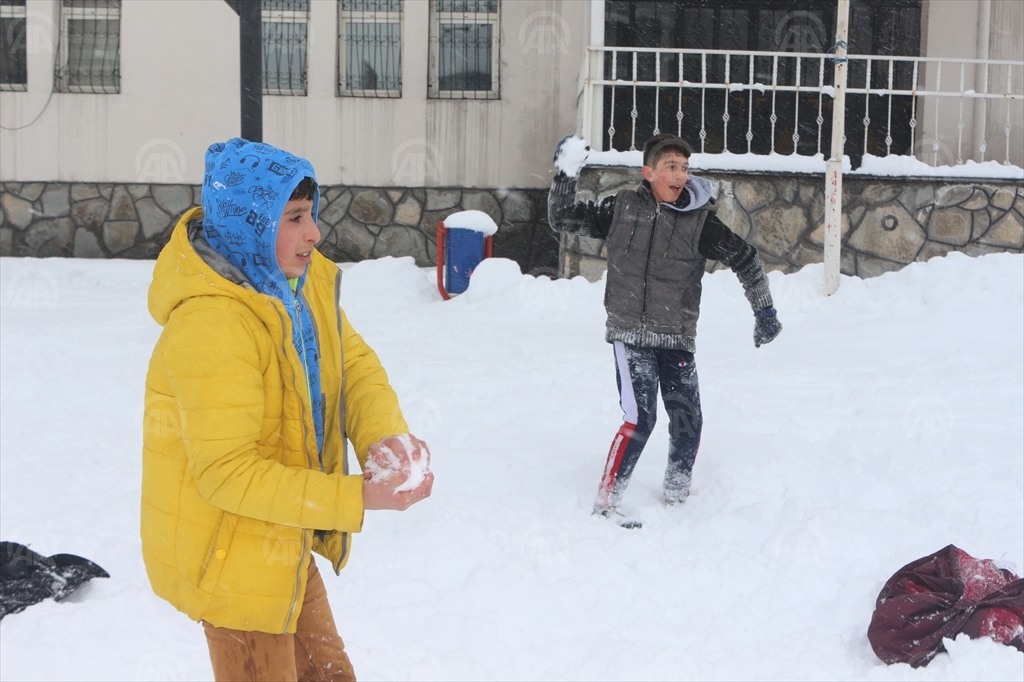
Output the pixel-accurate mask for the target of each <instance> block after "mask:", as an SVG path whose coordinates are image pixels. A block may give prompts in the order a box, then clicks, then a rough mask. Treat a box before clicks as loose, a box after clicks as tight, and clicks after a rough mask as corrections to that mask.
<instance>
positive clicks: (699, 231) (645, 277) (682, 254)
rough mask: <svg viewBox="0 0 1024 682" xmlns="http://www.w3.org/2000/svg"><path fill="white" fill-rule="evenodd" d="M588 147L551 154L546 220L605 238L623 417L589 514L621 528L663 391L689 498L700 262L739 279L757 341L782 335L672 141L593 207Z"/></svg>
mask: <svg viewBox="0 0 1024 682" xmlns="http://www.w3.org/2000/svg"><path fill="white" fill-rule="evenodd" d="M588 150H589V147H586V143H585V142H584V141H583V140H582V139H581V138H579V137H577V136H575V135H570V136H568V137H566V138H564V139H563V140H562V141H561V142H560V143H559V145H558V149H557V150H556V151H555V165H556V167H557V168H558V172H557V173H556V175H555V178H554V181H553V182H552V183H551V190H550V192H549V193H548V223H549V224H550V225H551V227H552V229H554V230H556V231H558V232H566V233H569V234H576V235H580V236H583V237H596V238H598V239H603V240H605V246H606V247H607V249H608V276H607V282H606V285H605V296H604V304H605V309H606V310H607V311H608V322H607V326H606V332H605V340H606V341H608V342H609V343H611V344H613V346H614V350H615V369H616V382H617V383H618V386H619V397H620V401H619V402H620V405H621V406H622V411H623V413H624V419H623V424H622V427H621V428H620V429H619V431H618V433H616V434H615V438H614V439H613V440H612V446H611V450H610V451H609V453H608V461H607V463H606V464H605V468H604V475H603V476H602V477H601V485H600V488H599V489H598V492H597V500H596V502H595V503H594V513H595V514H601V515H603V516H605V517H608V518H610V519H613V520H615V521H617V522H618V523H619V524H620V525H622V526H625V527H628V528H636V527H639V525H640V523H639V522H638V521H632V520H628V519H625V517H623V516H622V514H621V513H620V512H619V511H618V509H617V508H618V505H619V501H620V500H621V498H622V493H623V491H624V490H625V488H626V485H627V484H628V482H629V477H630V475H631V474H632V473H633V467H634V466H636V463H637V460H638V459H639V458H640V453H641V452H642V451H643V448H644V444H645V443H646V442H647V439H648V438H649V437H650V435H651V432H652V431H653V430H654V422H655V417H656V413H657V396H658V387H659V385H660V387H661V395H662V400H663V401H664V403H665V409H666V411H667V413H668V416H669V421H670V423H669V452H668V466H667V468H666V470H665V481H664V486H663V489H662V500H663V501H664V503H665V504H667V505H673V504H679V503H682V502H684V501H685V500H686V498H687V496H688V495H689V494H690V479H691V473H692V471H693V463H694V460H695V459H696V457H697V447H698V446H699V445H700V434H701V427H702V425H703V418H702V416H701V409H700V391H699V388H698V384H697V367H696V364H695V363H694V356H693V353H694V351H695V350H696V345H695V341H694V337H695V336H696V334H697V317H698V315H699V314H700V293H701V278H702V277H703V276H704V264H705V262H706V260H707V259H709V258H710V259H714V260H718V261H721V262H722V263H724V264H725V265H727V266H729V267H730V268H731V269H732V270H733V272H735V273H736V275H737V276H738V277H739V280H740V282H741V283H742V284H743V290H744V293H745V294H746V297H747V300H748V301H749V302H750V307H751V309H752V310H753V311H754V345H755V346H758V347H760V346H761V344H763V343H768V342H769V341H771V340H772V339H774V338H775V337H776V336H778V335H779V332H780V331H782V324H781V323H780V322H779V320H778V318H777V317H776V315H775V308H774V307H773V305H772V295H771V292H770V291H769V290H768V278H767V277H766V276H765V273H764V264H763V263H762V262H761V259H760V258H758V256H757V249H755V248H754V247H753V246H751V245H750V244H748V243H747V242H745V241H744V240H743V239H742V238H740V237H739V236H738V235H736V234H734V233H733V232H732V231H730V230H729V228H728V227H726V226H725V225H724V224H723V223H722V221H720V220H719V219H718V217H717V216H716V215H715V211H716V210H717V205H716V203H715V200H714V199H713V198H712V196H711V193H712V192H711V183H710V182H708V181H707V180H705V179H703V178H696V177H691V176H690V175H689V168H690V162H689V158H690V154H691V150H690V147H689V145H688V144H687V143H686V142H685V141H683V140H682V139H681V138H679V137H677V136H675V135H671V134H661V135H656V136H654V137H652V138H651V139H650V140H648V141H647V144H645V145H644V157H643V163H644V165H643V169H642V170H641V172H642V174H643V177H644V180H643V182H641V183H640V186H639V187H637V188H636V189H635V190H622V191H621V192H619V193H618V194H616V195H615V196H609V197H605V198H604V199H601V200H600V201H598V202H597V203H592V202H589V201H587V202H577V201H576V181H577V176H578V174H579V170H580V168H581V167H582V166H583V163H584V162H585V160H586V152H587V151H588Z"/></svg>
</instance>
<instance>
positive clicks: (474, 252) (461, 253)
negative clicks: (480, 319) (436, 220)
mask: <svg viewBox="0 0 1024 682" xmlns="http://www.w3.org/2000/svg"><path fill="white" fill-rule="evenodd" d="M485 239H486V236H485V235H484V233H483V232H480V231H479V230H467V229H465V228H462V227H449V228H448V237H447V239H446V240H445V250H444V251H445V253H444V262H445V289H447V290H448V293H449V294H461V293H462V292H464V291H465V290H466V289H468V288H469V276H470V275H472V274H473V270H474V269H475V268H476V266H478V265H480V262H481V261H482V260H483V259H484V240H485Z"/></svg>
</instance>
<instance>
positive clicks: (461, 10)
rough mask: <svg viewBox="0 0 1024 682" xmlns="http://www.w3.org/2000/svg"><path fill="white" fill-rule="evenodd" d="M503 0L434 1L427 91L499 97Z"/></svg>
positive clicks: (453, 96)
mask: <svg viewBox="0 0 1024 682" xmlns="http://www.w3.org/2000/svg"><path fill="white" fill-rule="evenodd" d="M499 2H500V0H431V2H430V37H429V41H430V70H429V75H428V77H427V94H428V96H429V97H432V98H438V99H498V97H499V94H500V90H499V79H498V74H499V69H498V65H499V61H498V42H499V40H500V38H501V35H500V32H499Z"/></svg>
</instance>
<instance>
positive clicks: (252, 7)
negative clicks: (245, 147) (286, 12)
mask: <svg viewBox="0 0 1024 682" xmlns="http://www.w3.org/2000/svg"><path fill="white" fill-rule="evenodd" d="M224 2H226V3H227V4H228V6H229V7H230V8H231V9H233V10H234V11H235V14H237V15H238V66H239V75H240V78H239V81H240V83H241V96H242V103H241V104H242V106H241V109H242V110H241V124H242V125H241V136H242V138H244V139H246V140H249V141H250V142H262V141H263V11H262V5H263V3H262V2H260V0H224Z"/></svg>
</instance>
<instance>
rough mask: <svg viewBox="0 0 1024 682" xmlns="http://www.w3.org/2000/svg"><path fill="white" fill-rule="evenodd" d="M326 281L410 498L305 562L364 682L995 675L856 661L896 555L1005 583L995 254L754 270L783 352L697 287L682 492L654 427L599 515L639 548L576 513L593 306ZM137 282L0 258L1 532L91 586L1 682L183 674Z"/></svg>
mask: <svg viewBox="0 0 1024 682" xmlns="http://www.w3.org/2000/svg"><path fill="white" fill-rule="evenodd" d="M345 267H346V273H345V277H344V280H343V285H342V299H343V300H342V302H343V304H344V305H345V309H346V312H347V313H348V315H349V318H350V320H351V322H352V324H353V325H354V326H355V328H356V329H357V330H358V331H359V332H360V333H361V334H362V335H363V337H364V338H365V339H366V341H367V342H368V343H369V344H370V345H371V346H372V347H373V348H374V350H375V351H376V352H377V353H378V355H379V356H380V357H381V360H382V361H383V363H384V365H385V367H386V368H387V370H388V375H389V377H390V379H391V381H392V383H393V385H394V386H395V389H396V391H397V392H398V395H399V397H400V400H401V404H402V409H403V412H404V414H405V417H406V420H407V421H408V423H409V426H410V429H411V431H412V433H413V434H415V436H416V437H418V438H421V439H423V440H424V441H425V442H427V443H429V445H430V450H431V452H432V453H433V456H432V458H431V461H430V468H431V469H432V470H433V473H434V475H435V476H436V481H435V485H434V490H433V496H432V497H431V498H430V499H429V500H427V501H425V502H423V503H421V504H418V505H415V506H414V507H412V508H411V509H409V510H408V511H406V512H402V513H375V512H367V514H366V519H365V524H364V531H363V532H362V533H360V534H358V535H357V536H356V537H355V538H354V542H353V549H352V554H351V559H350V561H349V564H348V566H347V567H346V568H345V570H344V571H342V573H341V576H339V577H335V576H334V575H333V573H332V572H331V571H327V570H324V567H325V566H326V564H325V563H324V562H323V561H321V562H320V567H321V570H322V572H323V573H324V580H325V583H326V585H327V590H328V592H329V594H330V598H331V602H332V604H333V606H334V615H335V619H336V620H337V623H338V629H339V631H340V633H341V635H342V636H343V637H344V638H345V643H346V648H347V650H348V651H349V654H350V656H351V657H352V660H353V663H354V664H355V667H356V671H357V674H358V675H359V676H360V677H361V678H364V679H397V680H416V679H431V680H436V679H445V680H468V679H524V680H539V679H603V680H613V679H649V680H669V679H672V680H679V679H749V680H759V679H760V680H769V679H804V680H811V679H843V680H908V681H914V682H917V681H924V680H1021V679H1024V656H1022V655H1021V653H1020V652H1018V651H1015V650H1013V649H1011V648H1009V647H1006V646H1003V645H1001V644H997V643H995V642H992V641H990V640H969V639H967V638H965V637H959V638H958V639H957V640H956V641H949V642H947V643H946V646H947V648H948V649H949V653H948V654H941V655H939V656H938V657H937V658H936V659H935V660H934V661H933V662H932V663H931V664H930V665H929V666H928V667H927V668H923V669H920V670H913V669H911V668H910V667H909V666H905V665H897V666H886V665H884V664H883V663H881V662H880V661H879V660H878V659H877V658H876V657H875V655H874V654H873V653H872V651H871V648H870V645H869V643H868V641H867V636H866V630H867V626H868V623H869V621H870V618H871V613H872V610H873V608H874V602H875V598H876V596H877V595H878V592H879V590H880V589H881V587H882V585H883V584H884V582H885V581H886V580H887V579H888V578H889V576H891V575H892V574H893V573H894V572H895V571H896V570H897V569H898V568H900V567H901V566H903V565H905V564H906V563H908V562H910V561H912V560H914V559H917V558H919V557H922V556H925V555H927V554H930V553H932V552H934V551H936V550H938V549H940V548H942V547H944V546H946V545H948V544H955V545H957V546H958V547H961V548H963V549H964V550H965V551H967V552H969V553H970V554H972V555H973V556H975V557H979V558H990V559H996V560H1003V561H1010V562H1014V563H1016V564H1017V565H1018V566H1020V565H1024V420H1022V418H1021V415H1022V414H1024V257H1022V256H1020V255H1007V254H997V255H990V256H985V257H982V258H976V259H973V258H968V257H966V256H963V255H961V254H957V253H954V254H950V256H948V257H946V258H936V259H932V260H931V261H928V262H927V263H914V264H912V265H910V266H908V267H907V268H905V269H903V270H901V271H899V272H895V273H889V274H886V275H883V276H881V277H877V278H874V279H870V280H859V279H855V278H848V277H843V278H842V280H841V284H840V288H839V291H838V293H837V294H836V295H835V296H832V297H830V298H828V299H826V298H823V297H822V295H821V287H822V284H821V283H822V274H823V271H822V266H821V265H815V266H808V267H807V268H804V269H803V270H801V271H800V272H798V273H795V274H792V275H782V274H780V273H777V272H773V273H771V274H770V275H769V279H770V281H771V286H772V293H773V295H774V298H775V303H776V307H777V309H778V311H779V319H780V320H781V321H782V323H783V324H784V325H785V329H784V330H783V332H782V334H781V335H780V336H779V338H778V339H776V340H775V341H774V342H772V343H771V344H769V345H767V346H764V347H762V348H760V349H755V348H754V345H753V343H752V341H751V330H752V329H753V324H754V320H753V316H752V315H751V312H750V308H749V306H748V305H747V302H746V299H745V298H744V297H743V292H742V288H741V286H740V285H739V283H738V282H737V280H736V277H735V276H734V275H733V274H732V273H731V272H729V271H719V272H715V273H712V274H710V275H708V276H707V277H705V278H704V301H703V305H702V312H701V319H700V325H699V331H698V335H697V347H698V348H697V354H696V358H697V368H698V371H699V373H700V378H701V399H702V408H703V411H704V418H705V422H704V423H705V428H704V433H703V439H702V444H701V450H700V454H699V455H698V458H697V464H696V468H695V470H694V484H693V492H692V495H691V496H690V498H689V500H687V502H686V504H684V505H682V506H679V507H672V508H665V507H664V506H662V505H661V503H660V502H659V501H658V494H659V492H660V489H659V486H660V483H661V477H662V475H663V472H664V466H665V456H666V451H667V445H668V433H667V430H668V429H667V425H668V423H669V421H668V419H667V417H666V415H665V414H664V412H663V411H660V412H659V418H658V426H657V427H656V428H655V433H654V435H653V436H652V437H651V439H650V441H649V443H648V445H647V449H646V451H645V453H644V455H643V457H642V458H641V459H640V462H639V464H638V465H637V468H636V471H635V472H634V474H633V479H632V483H631V484H630V487H629V489H628V490H627V492H626V496H625V504H626V505H628V506H629V507H630V508H631V511H632V513H633V514H634V515H635V516H637V517H639V518H641V519H642V520H643V521H644V527H643V529H642V530H639V531H624V530H623V529H621V528H619V527H617V526H615V525H613V524H610V523H607V522H605V521H602V520H600V519H598V518H595V517H593V516H591V514H590V509H591V505H592V504H593V500H594V495H595V493H596V490H597V484H598V481H599V478H600V475H601V471H602V467H603V465H604V461H605V456H606V454H607V452H608V446H609V444H610V442H611V438H612V436H613V434H614V433H615V432H616V430H617V429H618V427H619V425H620V424H621V418H622V414H621V410H620V409H619V407H618V404H617V400H618V396H617V392H616V389H615V370H614V363H613V359H612V352H611V348H610V346H609V345H608V344H606V343H605V342H604V340H603V333H604V322H605V315H604V309H603V306H602V295H603V284H602V283H600V282H599V283H596V284H591V283H589V282H587V281H585V280H583V279H582V278H576V279H572V280H549V279H547V278H543V277H541V278H533V277H530V276H524V275H521V274H519V270H518V267H517V266H516V265H515V263H512V262H510V261H503V260H498V259H493V260H488V261H485V262H484V263H483V264H481V266H480V267H479V268H478V269H477V270H476V271H475V272H474V274H473V277H472V283H471V285H470V288H469V290H468V291H467V292H466V294H465V295H462V296H459V297H457V298H454V299H452V300H451V301H446V302H443V301H441V300H440V295H439V294H438V292H437V290H436V287H435V286H434V283H433V277H434V273H433V271H429V272H424V271H423V270H421V269H419V268H417V267H415V264H414V263H413V261H412V260H411V259H408V258H402V259H394V258H385V259H380V260H377V261H368V262H363V263H358V264H355V265H353V266H345ZM151 272H152V263H146V262H131V261H117V260H112V261H88V260H62V259H42V260H40V259H3V260H2V261H0V315H2V319H3V323H2V324H0V373H2V381H0V424H2V428H0V518H2V535H3V538H2V539H4V540H10V541H16V542H21V543H23V544H30V545H31V546H32V549H33V550H35V551H37V552H40V553H41V554H45V555H49V554H53V553H57V552H70V553H74V554H79V555H82V556H86V557H89V558H90V559H92V560H94V561H96V562H97V563H98V564H100V565H101V566H103V567H104V568H105V569H107V571H108V572H109V573H110V576H111V577H110V578H109V579H107V580H99V581H92V582H91V583H90V584H89V585H87V586H86V587H84V588H82V589H81V590H80V591H79V592H77V593H76V594H75V595H74V596H73V597H72V598H71V601H70V602H65V603H60V604H58V603H55V602H52V601H47V602H44V603H41V604H36V605H34V606H31V607H29V608H28V609H26V610H25V611H24V612H22V613H19V614H16V615H10V616H7V617H5V618H4V619H3V621H2V622H0V650H2V652H3V655H2V656H0V677H2V678H3V679H17V680H30V679H50V680H57V679H79V680H90V679H91V680H203V679H207V680H208V679H211V671H210V663H209V655H208V653H207V650H206V643H205V639H204V637H203V633H202V628H201V627H199V626H198V625H197V624H195V623H193V622H190V621H189V620H188V618H186V617H185V616H183V615H182V614H180V613H177V612H176V611H174V610H173V609H172V608H171V607H170V606H169V605H167V604H166V603H165V602H163V601H161V600H159V599H158V598H157V597H155V596H154V595H153V594H152V592H151V590H150V588H149V585H148V581H147V579H146V576H145V571H144V568H143V565H142V560H141V556H140V543H139V539H138V538H139V485H140V459H141V457H140V450H141V438H142V433H141V430H142V429H141V425H142V409H143V399H142V398H143V382H144V377H145V373H146V366H147V363H148V361H149V356H150V353H151V352H152V349H153V344H154V343H155V341H156V338H157V336H158V335H159V333H160V328H159V327H157V325H156V324H155V323H153V321H152V320H151V319H150V318H149V316H148V314H147V313H146V290H147V287H148V285H149V278H150V275H151ZM410 471H411V467H410ZM254 570H258V567H254Z"/></svg>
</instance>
